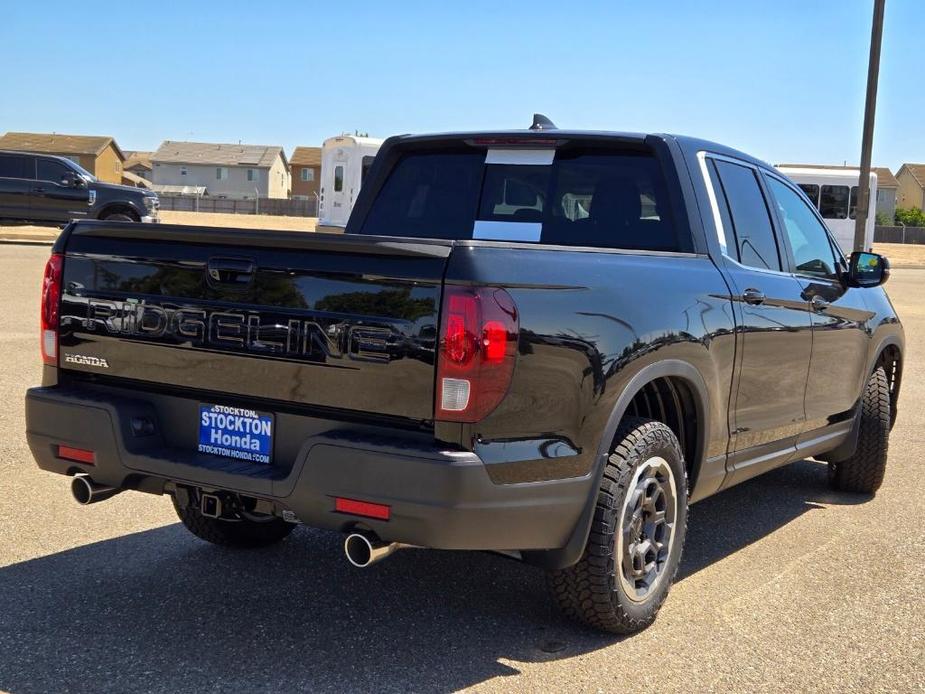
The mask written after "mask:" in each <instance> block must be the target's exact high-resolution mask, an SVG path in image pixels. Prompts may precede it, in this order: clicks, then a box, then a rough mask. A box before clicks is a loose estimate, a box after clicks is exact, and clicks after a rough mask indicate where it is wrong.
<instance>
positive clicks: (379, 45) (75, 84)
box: [0, 0, 925, 170]
mask: <svg viewBox="0 0 925 694" xmlns="http://www.w3.org/2000/svg"><path fill="white" fill-rule="evenodd" d="M4 5H5V6H4V8H3V10H2V18H0V57H2V64H3V66H4V67H3V70H2V71H0V132H2V131H6V130H23V131H36V132H48V131H56V132H63V133H76V134H84V133H85V134H106V135H113V136H115V137H116V139H117V141H118V142H119V144H120V145H121V146H122V147H123V148H125V149H154V148H156V147H157V146H158V145H159V144H160V142H161V141H162V140H164V139H176V140H179V139H191V140H201V141H211V142H237V141H238V140H241V141H244V142H250V143H258V144H280V145H284V146H285V147H286V149H287V151H291V149H292V148H293V147H294V146H296V145H317V144H320V143H321V141H322V140H323V139H324V138H326V137H329V136H331V135H336V134H339V133H341V132H344V131H351V132H352V131H353V130H354V129H359V130H360V131H368V132H369V133H370V135H374V136H387V135H390V134H395V133H405V132H428V131H440V130H454V129H480V128H508V127H526V126H527V125H528V124H529V122H530V116H531V114H532V113H533V112H534V111H540V112H543V113H546V114H547V115H549V116H550V117H551V118H552V119H553V120H554V121H555V122H556V123H558V124H559V125H560V126H562V127H570V128H600V129H611V130H642V131H662V132H678V133H684V134H690V135H697V136H700V137H705V138H708V139H715V140H718V141H720V142H723V143H725V144H729V145H732V146H735V147H739V148H741V149H744V150H746V151H748V152H750V153H752V154H755V155H756V156H759V157H761V158H763V159H766V160H768V161H770V162H772V163H777V162H784V161H804V162H823V163H840V162H843V161H844V160H848V161H849V162H851V163H854V162H856V161H857V160H858V158H859V152H860V139H861V122H862V117H863V108H864V86H865V78H866V71H867V55H868V45H869V41H870V20H871V8H872V0H827V1H820V0H816V1H812V2H809V1H807V0H776V1H775V2H751V1H744V0H739V1H726V0H713V1H712V2H705V1H701V2H694V1H676V2H661V3H654V2H651V3H644V2H635V1H632V2H631V1H629V0H622V1H616V0H614V1H611V2H602V3H600V4H591V3H577V2H563V1H562V0H559V1H557V2H547V1H546V0H531V1H529V2H502V1H499V0H494V1H490V2H481V1H475V2H474V1H472V0H464V1H463V2H457V3H450V2H414V3H412V2H399V1H397V0H396V1H395V2H369V3H357V2H339V3H337V2H325V3H322V2H317V3H308V2H289V3H284V2H260V3H254V2H234V1H227V2H221V3H219V2H210V1H208V0H197V1H195V2H184V3H170V2H160V3H144V2H139V1H137V0H135V1H129V2H125V1H120V2H80V1H77V2H75V1H73V0H71V1H69V2H60V3H58V2H51V1H49V0H45V1H44V2H40V3H33V2H8V3H4ZM923 18H925V13H923V3H922V0H887V17H886V26H885V31H884V48H883V61H882V67H881V79H880V95H879V105H878V111H877V129H876V137H875V141H874V163H875V164H878V165H885V166H889V167H891V168H893V169H894V170H895V169H896V168H897V167H898V166H899V164H900V163H902V162H903V161H925V88H923V82H922V76H923V72H922V67H923V65H922V55H923V53H922V50H921V42H922V41H923V40H925V25H923Z"/></svg>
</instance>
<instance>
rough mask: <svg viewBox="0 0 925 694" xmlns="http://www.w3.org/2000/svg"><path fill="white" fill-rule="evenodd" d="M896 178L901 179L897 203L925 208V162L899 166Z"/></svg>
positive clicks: (907, 206)
mask: <svg viewBox="0 0 925 694" xmlns="http://www.w3.org/2000/svg"><path fill="white" fill-rule="evenodd" d="M896 180H897V181H899V193H898V195H897V196H896V205H897V206H898V207H902V208H906V209H908V208H910V207H918V208H919V209H920V210H925V164H903V165H902V166H900V167H899V171H898V172H897V174H896Z"/></svg>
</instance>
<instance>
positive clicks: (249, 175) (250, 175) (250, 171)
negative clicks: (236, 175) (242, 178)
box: [247, 169, 257, 181]
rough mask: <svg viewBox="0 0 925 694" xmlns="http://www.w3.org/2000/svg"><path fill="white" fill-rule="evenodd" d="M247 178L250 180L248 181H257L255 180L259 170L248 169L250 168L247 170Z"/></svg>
mask: <svg viewBox="0 0 925 694" xmlns="http://www.w3.org/2000/svg"><path fill="white" fill-rule="evenodd" d="M247 180H248V181H255V180H257V172H256V171H254V170H253V169H248V170H247Z"/></svg>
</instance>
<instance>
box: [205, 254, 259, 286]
mask: <svg viewBox="0 0 925 694" xmlns="http://www.w3.org/2000/svg"><path fill="white" fill-rule="evenodd" d="M255 267H256V263H254V261H253V260H250V259H248V258H209V262H208V265H207V267H206V277H207V278H208V282H209V284H210V285H211V286H213V287H216V288H221V289H247V288H248V287H250V286H251V283H252V282H253V281H254V269H255Z"/></svg>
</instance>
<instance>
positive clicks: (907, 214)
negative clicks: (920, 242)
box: [896, 207, 925, 227]
mask: <svg viewBox="0 0 925 694" xmlns="http://www.w3.org/2000/svg"><path fill="white" fill-rule="evenodd" d="M896 223H897V224H900V225H904V226H907V227H925V212H922V210H920V209H919V208H918V207H910V208H908V209H903V208H902V207H898V208H896Z"/></svg>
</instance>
